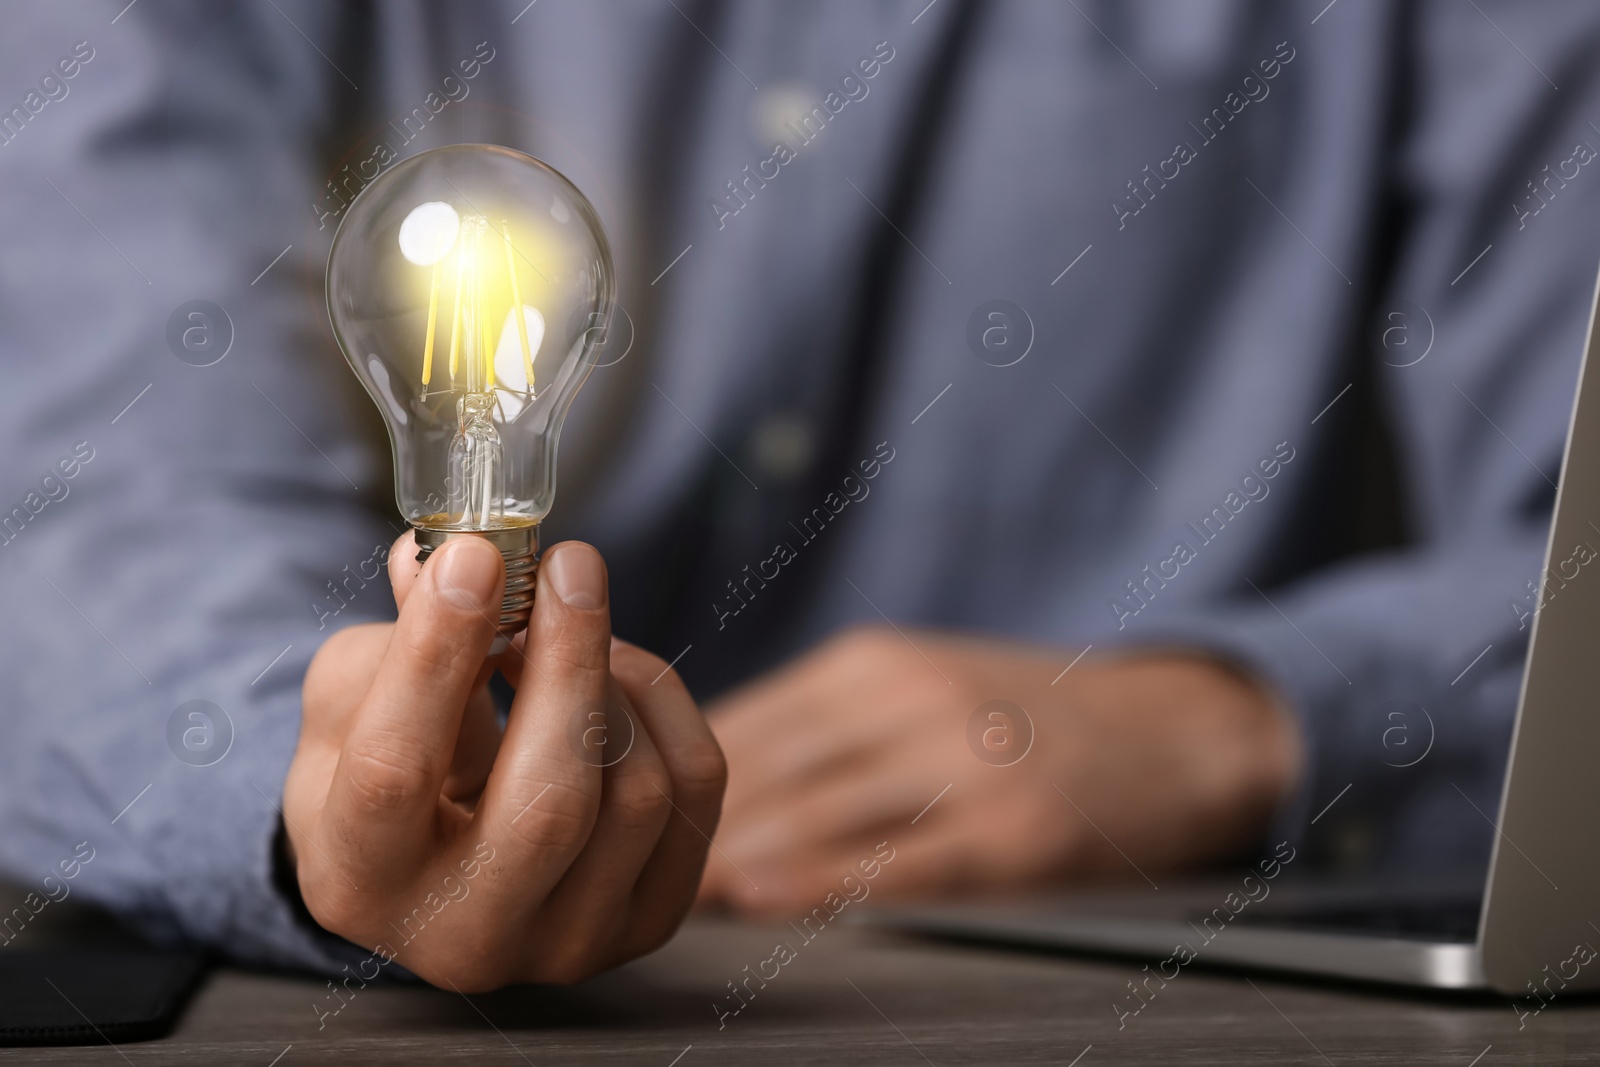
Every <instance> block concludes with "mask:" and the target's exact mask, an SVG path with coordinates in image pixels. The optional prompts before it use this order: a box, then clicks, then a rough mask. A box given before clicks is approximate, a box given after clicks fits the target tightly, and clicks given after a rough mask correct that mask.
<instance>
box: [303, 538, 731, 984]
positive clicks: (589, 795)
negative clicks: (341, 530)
mask: <svg viewBox="0 0 1600 1067" xmlns="http://www.w3.org/2000/svg"><path fill="white" fill-rule="evenodd" d="M415 557H416V547H415V544H414V542H413V541H412V538H411V536H410V535H409V534H407V535H406V536H404V537H402V538H401V539H400V540H399V541H398V542H396V544H395V547H394V550H393V552H392V553H391V556H390V560H391V562H390V571H391V577H392V578H393V579H394V581H395V592H396V600H397V601H398V602H399V603H400V605H401V610H400V618H399V621H398V622H396V623H394V624H392V625H372V626H358V627H352V628H350V629H347V630H343V631H340V632H339V633H337V634H335V635H334V636H333V637H331V638H329V639H328V641H327V642H326V643H325V644H324V645H323V646H322V648H321V650H320V651H319V652H318V653H317V656H316V659H315V660H314V661H313V662H312V665H311V669H310V671H309V672H308V674H307V676H306V682H305V696H304V722H303V725H302V729H301V735H300V746H299V749H298V750H297V751H296V753H295V757H294V762H293V764H292V765H291V766H290V768H289V774H288V778H287V780H286V781H285V783H284V799H283V811H284V822H285V825H286V828H287V831H288V839H289V842H290V846H291V852H292V855H293V862H294V865H295V870H296V873H297V875H298V877H299V883H300V889H301V893H302V895H303V896H304V898H305V902H306V906H307V907H308V908H309V909H310V911H311V914H312V916H313V917H315V918H316V920H317V922H319V923H320V924H321V925H322V926H323V927H325V928H326V929H328V930H331V931H333V932H334V933H336V934H339V935H341V936H343V937H345V938H347V939H349V940H351V941H353V942H356V943H357V944H360V945H363V946H368V947H373V948H375V949H377V948H379V947H380V946H381V947H385V948H387V949H388V950H389V951H392V952H393V953H394V956H395V958H397V959H398V960H399V961H400V963H402V964H403V965H404V966H406V967H408V968H410V969H411V970H412V971H413V972H415V973H416V974H418V975H420V976H422V977H423V978H425V979H427V980H428V981H430V982H433V983H434V984H436V985H440V986H445V987H453V988H456V989H459V990H461V991H462V992H470V991H475V990H476V991H481V990H489V989H494V988H496V987H498V986H501V985H505V984H507V983H510V982H573V981H577V980H580V979H582V978H585V977H587V976H589V975H591V974H594V973H596V972H598V971H600V970H603V969H605V968H608V967H612V966H615V965H616V964H619V963H621V962H623V961H625V960H628V959H631V958H633V957H635V956H638V955H641V954H643V953H646V952H649V951H651V950H652V949H654V948H656V947H657V946H659V945H661V944H662V943H663V942H664V941H666V940H667V938H668V937H670V936H671V934H672V932H673V931H674V930H675V929H676V928H677V926H678V923H679V922H680V921H681V920H682V918H683V915H684V913H685V912H686V911H687V909H688V908H689V906H690V904H691V903H692V901H693V898H694V893H695V886H696V885H697V883H698V882H699V879H700V872H701V868H702V865H703V863H704V860H705V854H706V849H707V839H706V835H707V834H709V833H711V832H712V831H713V829H714V827H715V826H716V823H717V815H718V811H719V810H720V806H721V800H722V788H723V783H724V780H725V771H724V764H723V761H722V755H721V753H720V751H719V750H718V748H717V744H716V741H715V740H714V739H713V738H712V736H711V733H710V731H709V730H708V729H707V728H706V725H705V723H704V721H703V720H702V719H701V717H700V714H699V712H698V710H697V709H696V707H695V705H694V702H693V701H692V700H691V699H690V697H689V694H688V692H687V691H686V690H685V689H684V687H683V684H682V683H681V682H680V681H679V680H678V677H677V675H676V674H675V673H673V672H672V671H670V670H668V669H667V665H666V664H665V663H663V662H662V661H660V660H659V659H657V658H656V657H655V656H652V655H650V654H649V653H647V652H644V651H642V650H640V649H638V648H635V647H634V646H632V645H629V644H626V643H625V642H621V641H613V639H612V637H611V633H610V609H609V606H608V595H607V588H606V573H605V565H604V563H603V562H602V561H601V559H600V556H599V554H598V553H597V552H595V550H594V549H592V548H590V547H589V546H588V545H584V544H580V543H577V542H568V543H565V544H561V545H557V546H555V547H554V548H551V549H550V550H549V551H548V552H547V553H545V556H544V560H543V562H542V564H541V566H540V568H539V577H538V592H537V595H536V597H535V600H534V606H533V617H532V619H531V620H530V622H529V624H528V631H527V634H526V638H525V640H524V639H523V638H519V639H518V641H517V642H516V643H515V644H514V645H513V648H512V649H511V650H510V651H508V652H506V653H505V654H503V655H502V656H500V657H497V660H496V661H487V660H486V658H485V657H486V655H487V653H488V650H489V645H490V643H491V641H492V640H493V638H494V623H493V621H492V620H493V619H494V618H495V617H497V616H498V614H499V606H500V598H501V595H502V587H503V584H504V566H503V564H502V563H501V560H500V555H499V553H497V552H496V551H495V550H494V549H493V548H492V547H490V546H489V545H488V544H487V543H485V542H483V541H479V540H477V539H475V538H459V539H456V540H453V541H450V542H449V543H447V544H446V545H445V546H444V547H442V548H441V549H439V550H438V551H437V552H436V553H435V554H434V555H433V556H432V557H431V558H430V559H429V560H428V562H427V564H425V565H422V566H420V567H419V566H418V565H417V564H416V562H415ZM496 666H498V667H501V668H502V669H503V670H504V671H505V673H506V674H507V675H508V677H510V678H511V679H512V681H513V684H517V686H518V687H517V695H516V700H515V702H514V703H513V704H512V708H511V713H510V717H509V720H508V721H507V724H506V727H505V732H504V736H502V735H501V731H500V727H499V724H498V722H497V720H496V717H495V713H494V708H493V705H492V703H491V701H490V698H489V694H488V692H487V688H486V685H485V683H486V681H487V679H488V677H489V674H490V672H491V670H492V669H494V668H495V667H496ZM624 720H626V721H624ZM602 730H603V731H604V732H603V734H602V733H600V731H602ZM602 737H603V738H604V739H605V740H609V741H613V742H615V744H613V745H611V746H607V747H601V746H600V745H596V744H594V741H596V740H597V739H600V738H602ZM630 737H631V738H632V741H631V747H629V748H627V749H626V756H624V757H621V758H618V756H617V754H616V749H617V748H618V747H620V746H623V745H626V744H627V743H628V739H629V738H630ZM601 753H606V754H607V755H605V756H602V755H601ZM385 955H388V952H385Z"/></svg>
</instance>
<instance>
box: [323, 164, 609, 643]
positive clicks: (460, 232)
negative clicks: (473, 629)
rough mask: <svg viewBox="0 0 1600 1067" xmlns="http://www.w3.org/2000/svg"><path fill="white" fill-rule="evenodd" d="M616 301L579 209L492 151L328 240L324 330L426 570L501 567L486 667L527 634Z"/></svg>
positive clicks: (410, 179) (404, 178) (360, 211)
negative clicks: (565, 455)
mask: <svg viewBox="0 0 1600 1067" xmlns="http://www.w3.org/2000/svg"><path fill="white" fill-rule="evenodd" d="M614 293H615V284H614V281H613V275H612V268H611V250H610V246H609V245H608V243H607V241H606V235H605V231H604V230H602V229H601V226H600V220H599V217H598V216H597V215H596V214H595V211H594V208H593V207H592V206H590V204H589V201H588V200H587V199H585V198H584V196H583V194H582V193H581V192H579V191H578V189H577V188H576V187H575V186H574V185H573V184H572V183H571V182H569V181H568V180H567V179H566V178H565V177H563V176H562V175H561V174H560V173H558V172H557V171H555V170H554V169H552V168H551V167H549V166H547V165H546V164H544V163H542V162H540V161H539V160H537V159H534V158H533V157H532V156H527V155H523V154H522V153H520V152H514V151H512V150H510V149H508V148H501V147H498V146H495V145H451V146H449V147H446V148H436V149H433V150H431V151H427V152H422V153H420V154H418V155H416V156H413V157H411V158H410V159H407V160H405V161H404V162H402V163H398V164H396V165H395V166H394V167H393V168H391V169H390V170H389V171H387V172H386V173H384V174H383V175H382V176H380V177H379V178H377V179H376V180H374V181H373V182H372V183H371V184H370V185H368V186H367V187H366V188H365V189H363V190H362V191H361V194H360V195H359V196H357V197H356V199H355V201H354V202H353V203H352V204H351V205H350V207H349V209H348V210H347V211H346V212H345V215H344V219H343V221H342V222H341V223H340V225H339V230H338V233H336V234H335V235H334V239H333V249H332V251H331V252H330V253H329V255H328V314H329V317H330V318H331V319H332V320H333V332H334V336H335V337H336V338H337V339H338V342H339V347H340V348H341V349H343V350H344V355H345V358H346V359H347V360H348V361H349V362H350V366H351V368H352V369H353V370H354V371H355V373H356V377H357V378H359V379H361V383H362V384H363V385H364V386H366V389H367V392H368V393H370V394H371V396H372V399H373V402H374V403H376V404H377V405H378V410H379V411H380V412H381V413H382V415H383V420H384V422H385V424H386V425H387V426H388V428H389V443H390V444H391V445H392V446H393V449H394V483H395V499H396V502H397V503H398V504H399V507H400V513H401V514H402V515H403V516H404V517H405V519H406V521H407V522H409V523H410V524H411V526H412V527H413V528H414V529H415V531H416V540H417V546H418V550H419V553H418V559H419V560H425V559H427V557H428V555H429V554H430V553H431V552H433V551H434V550H435V549H436V548H438V547H439V546H440V545H442V544H444V542H445V541H446V540H448V539H450V538H452V537H482V538H485V539H486V540H488V541H489V543H490V544H492V545H494V546H495V547H496V548H497V549H499V550H500V553H501V555H502V556H503V557H504V559H505V561H506V592H505V600H504V602H503V603H502V605H501V613H500V617H499V619H498V620H496V626H497V630H498V637H497V639H496V645H495V650H496V651H499V650H501V649H503V648H504V647H505V645H506V643H507V642H508V641H509V639H510V638H511V637H512V636H513V635H515V634H516V633H517V631H519V630H521V629H522V628H523V627H524V626H525V625H526V624H527V621H528V613H529V611H530V610H531V608H532V605H533V587H534V582H533V579H534V569H535V567H536V566H537V560H538V552H539V523H540V521H541V520H543V519H544V517H545V516H546V515H547V514H548V513H549V511H550V506H551V504H552V503H553V502H554V500H555V490H556V444H557V440H558V439H559V437H560V435H561V424H562V422H563V421H564V420H565V419H566V415H567V411H568V409H569V408H570V407H571V404H572V399H573V397H574V396H575V395H576V394H577V391H578V387H579V386H581V385H582V384H583V381H584V379H585V378H586V377H588V375H589V371H590V370H591V369H592V368H593V366H594V350H595V348H596V346H597V345H598V344H599V343H600V342H601V340H602V339H603V338H604V331H605V327H606V325H607V323H608V322H609V320H610V317H611V309H612V304H613V297H614Z"/></svg>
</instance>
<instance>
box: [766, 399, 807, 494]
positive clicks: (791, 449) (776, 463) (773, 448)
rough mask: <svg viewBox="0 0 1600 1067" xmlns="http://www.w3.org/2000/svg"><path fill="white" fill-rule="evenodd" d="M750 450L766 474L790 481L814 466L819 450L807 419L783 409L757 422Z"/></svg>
mask: <svg viewBox="0 0 1600 1067" xmlns="http://www.w3.org/2000/svg"><path fill="white" fill-rule="evenodd" d="M750 450H751V452H752V453H753V454H754V456H755V463H756V466H757V467H758V468H760V469H761V471H762V473H763V474H765V475H767V477H769V478H776V479H779V480H783V481H787V480H789V479H791V478H795V477H798V476H799V475H801V474H804V473H805V471H806V470H807V469H808V468H809V467H810V466H811V460H812V456H813V453H814V452H815V451H816V449H815V437H814V435H813V433H812V432H811V426H810V424H809V423H808V422H806V420H805V419H803V418H801V417H800V416H799V415H796V414H793V413H790V412H780V413H779V414H775V415H769V416H767V417H766V418H765V419H762V420H761V422H760V423H759V424H758V425H757V426H756V428H755V432H754V433H752V434H751V435H750Z"/></svg>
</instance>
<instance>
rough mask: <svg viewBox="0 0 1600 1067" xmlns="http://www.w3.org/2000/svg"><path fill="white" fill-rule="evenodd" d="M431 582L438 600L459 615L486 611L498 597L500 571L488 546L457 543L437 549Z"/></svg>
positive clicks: (464, 541) (480, 543)
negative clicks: (458, 611)
mask: <svg viewBox="0 0 1600 1067" xmlns="http://www.w3.org/2000/svg"><path fill="white" fill-rule="evenodd" d="M433 565H434V566H435V567H437V568H438V570H436V571H434V574H433V581H434V585H435V587H436V588H437V589H438V590H439V597H440V599H442V600H444V601H445V603H447V604H450V605H452V606H454V607H458V608H460V609H462V610H463V611H474V612H477V611H486V610H487V609H488V608H489V606H490V605H491V603H493V601H494V600H495V598H496V597H497V596H499V593H500V568H499V567H497V566H496V565H495V558H494V549H493V548H491V547H490V546H489V545H488V544H486V543H484V542H481V541H477V540H468V539H461V540H457V541H452V542H451V543H450V544H447V545H445V546H444V547H443V548H441V549H439V554H438V558H436V559H435V560H434V561H433Z"/></svg>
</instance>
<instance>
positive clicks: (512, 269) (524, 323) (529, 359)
mask: <svg viewBox="0 0 1600 1067" xmlns="http://www.w3.org/2000/svg"><path fill="white" fill-rule="evenodd" d="M500 234H501V236H502V237H504V238H505V246H506V277H507V278H509V279H510V280H511V314H512V316H513V317H514V318H515V319H516V320H517V336H518V338H520V339H521V341H522V367H523V370H524V371H526V372H527V378H528V392H530V393H531V392H533V350H532V349H531V348H529V347H528V316H527V313H526V312H525V311H524V310H523V308H522V290H521V289H520V288H519V287H518V286H517V260H516V253H515V250H514V249H513V248H512V247H511V227H510V225H509V224H507V223H506V222H505V221H503V220H502V221H501V223H500Z"/></svg>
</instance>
